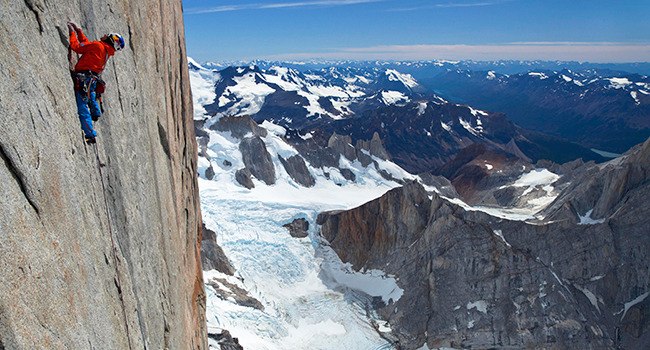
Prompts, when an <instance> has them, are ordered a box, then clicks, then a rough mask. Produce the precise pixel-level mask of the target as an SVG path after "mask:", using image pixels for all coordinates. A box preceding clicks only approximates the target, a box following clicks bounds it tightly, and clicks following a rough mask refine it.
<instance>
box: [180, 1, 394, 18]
mask: <svg viewBox="0 0 650 350" xmlns="http://www.w3.org/2000/svg"><path fill="white" fill-rule="evenodd" d="M380 1H385V0H320V1H302V2H285V3H278V4H259V3H254V4H241V5H223V6H216V7H210V8H189V9H186V10H185V14H187V15H197V14H205V13H214V12H227V11H241V10H263V9H278V8H293V7H315V6H345V5H356V4H365V3H371V2H380Z"/></svg>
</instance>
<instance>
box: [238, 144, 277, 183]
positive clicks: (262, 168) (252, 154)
mask: <svg viewBox="0 0 650 350" xmlns="http://www.w3.org/2000/svg"><path fill="white" fill-rule="evenodd" d="M239 150H240V151H241V153H242V158H243V159H244V164H245V165H246V168H247V169H249V170H250V172H251V174H253V176H255V178H257V179H258V180H260V181H263V182H264V183H266V184H267V185H273V184H274V183H275V166H274V165H273V160H272V159H271V155H270V154H269V151H268V150H267V149H266V144H264V141H262V139H261V138H260V137H259V136H254V137H246V138H244V139H243V140H242V141H241V142H240V143H239Z"/></svg>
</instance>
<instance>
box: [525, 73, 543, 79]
mask: <svg viewBox="0 0 650 350" xmlns="http://www.w3.org/2000/svg"><path fill="white" fill-rule="evenodd" d="M528 75H530V76H532V77H538V78H539V79H541V80H543V79H548V76H546V74H544V73H535V72H530V73H528Z"/></svg>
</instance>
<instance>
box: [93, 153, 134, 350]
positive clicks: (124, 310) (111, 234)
mask: <svg viewBox="0 0 650 350" xmlns="http://www.w3.org/2000/svg"><path fill="white" fill-rule="evenodd" d="M93 150H95V158H96V159H97V169H98V170H99V178H100V180H101V182H102V192H103V193H104V205H105V207H106V217H107V218H108V229H109V230H110V236H111V244H112V246H113V249H112V250H113V264H114V265H115V274H116V275H117V292H118V294H119V295H120V303H121V304H122V315H123V316H124V326H125V327H126V338H127V340H128V342H129V350H132V348H131V335H130V332H129V322H128V320H127V318H126V307H125V306H124V294H122V281H121V280H120V271H119V268H118V266H117V245H116V244H115V240H116V239H117V238H115V239H113V235H114V231H113V225H112V223H111V214H110V211H109V209H108V197H107V196H106V186H105V185H104V175H103V174H102V166H101V162H100V161H99V152H97V144H96V143H93Z"/></svg>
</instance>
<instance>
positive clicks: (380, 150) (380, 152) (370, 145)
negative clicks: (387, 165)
mask: <svg viewBox="0 0 650 350" xmlns="http://www.w3.org/2000/svg"><path fill="white" fill-rule="evenodd" d="M357 149H364V150H368V152H369V153H370V154H371V155H373V156H375V157H378V158H380V159H383V160H388V159H390V155H389V154H388V152H387V151H386V149H385V148H384V144H383V142H382V141H381V138H380V137H379V134H378V133H377V132H375V133H374V134H372V139H370V141H365V140H357Z"/></svg>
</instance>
